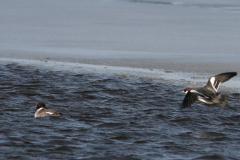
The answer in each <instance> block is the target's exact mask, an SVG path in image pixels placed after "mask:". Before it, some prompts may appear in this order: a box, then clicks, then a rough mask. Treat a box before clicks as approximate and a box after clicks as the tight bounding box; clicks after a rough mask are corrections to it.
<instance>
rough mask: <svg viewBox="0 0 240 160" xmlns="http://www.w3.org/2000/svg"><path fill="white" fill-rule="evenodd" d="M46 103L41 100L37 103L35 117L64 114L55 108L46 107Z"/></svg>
mask: <svg viewBox="0 0 240 160" xmlns="http://www.w3.org/2000/svg"><path fill="white" fill-rule="evenodd" d="M45 106H46V104H45V103H43V102H41V103H38V104H37V105H36V109H37V111H36V112H35V114H34V117H35V118H36V117H46V116H61V115H62V114H61V113H60V112H58V111H56V110H54V109H49V108H45Z"/></svg>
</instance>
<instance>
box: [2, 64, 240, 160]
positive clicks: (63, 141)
mask: <svg viewBox="0 0 240 160" xmlns="http://www.w3.org/2000/svg"><path fill="white" fill-rule="evenodd" d="M0 70H1V72H0V90H1V92H0V105H1V109H0V123H1V129H0V133H1V134H0V153H1V154H0V159H36V158H37V159H239V158H240V153H239V150H240V146H239V143H240V139H239V133H240V130H239V126H240V114H239V113H240V112H239V111H240V110H239V101H240V100H239V98H240V94H239V93H230V101H229V104H228V105H227V106H226V107H225V108H218V107H215V106H208V105H205V104H202V103H201V102H197V103H195V104H193V105H192V107H190V108H186V109H183V110H181V109H180V104H181V102H182V100H183V98H184V95H183V94H182V93H180V92H179V91H180V90H181V89H182V88H180V87H178V86H174V85H171V84H166V83H163V82H159V81H157V80H156V81H152V80H148V79H143V78H137V77H124V76H120V75H116V76H114V75H112V76H111V75H100V74H92V73H83V74H79V73H74V72H70V71H51V70H47V69H40V68H37V67H32V66H22V65H18V64H16V63H1V64H0ZM38 102H45V103H46V104H47V107H49V108H53V109H56V110H58V111H60V112H62V113H63V116H62V117H44V118H34V112H35V110H34V106H35V105H36V103H38Z"/></svg>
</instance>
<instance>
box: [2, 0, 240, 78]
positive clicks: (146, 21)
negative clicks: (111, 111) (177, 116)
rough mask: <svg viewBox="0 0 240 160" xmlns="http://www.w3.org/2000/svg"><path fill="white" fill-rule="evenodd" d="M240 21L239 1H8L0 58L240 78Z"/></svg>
mask: <svg viewBox="0 0 240 160" xmlns="http://www.w3.org/2000/svg"><path fill="white" fill-rule="evenodd" d="M239 19H240V2H239V1H236V0H230V1H224V0H219V1H215V0H209V1H205V0H204V1H196V0H195V1H189V0H182V1H180V0H176V1H172V0H169V1H159V0H91V1H90V0H81V1H77V0H69V1H66V0H48V1H46V0H44V1H31V0H22V1H17V0H12V1H8V0H3V1H1V5H0V21H1V25H0V32H1V36H0V57H1V58H20V59H42V58H51V60H57V61H63V62H74V63H86V64H95V65H101V64H102V63H104V64H108V65H111V66H123V67H133V68H147V69H152V68H153V69H163V70H173V71H174V72H189V73H197V74H200V75H203V76H207V77H208V76H209V74H210V75H215V74H218V73H221V72H225V71H237V72H239V73H240V63H239V60H240V56H239V51H240V45H239V42H240V21H239ZM236 78H239V77H236Z"/></svg>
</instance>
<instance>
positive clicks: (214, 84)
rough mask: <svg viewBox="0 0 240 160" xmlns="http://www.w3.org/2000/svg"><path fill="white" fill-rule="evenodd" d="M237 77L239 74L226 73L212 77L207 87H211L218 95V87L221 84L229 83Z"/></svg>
mask: <svg viewBox="0 0 240 160" xmlns="http://www.w3.org/2000/svg"><path fill="white" fill-rule="evenodd" d="M236 75H237V72H226V73H221V74H218V75H216V76H213V77H210V78H209V80H208V83H207V85H206V86H205V87H211V88H213V90H214V91H215V92H216V93H217V90H218V87H219V85H220V84H221V83H224V82H226V81H228V80H229V79H231V78H232V77H234V76H236Z"/></svg>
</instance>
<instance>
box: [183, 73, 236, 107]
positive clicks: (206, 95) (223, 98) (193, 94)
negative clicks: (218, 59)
mask: <svg viewBox="0 0 240 160" xmlns="http://www.w3.org/2000/svg"><path fill="white" fill-rule="evenodd" d="M236 75H237V72H226V73H221V74H218V75H216V76H213V77H210V78H209V80H208V82H207V84H206V85H205V86H204V87H201V88H199V89H196V90H194V89H193V88H185V89H184V90H183V92H184V93H186V96H185V98H184V100H183V103H182V105H181V108H185V107H190V106H191V104H193V103H194V102H195V101H197V100H199V101H202V102H204V103H207V104H215V105H217V106H220V107H224V106H225V105H226V104H227V101H228V94H227V93H221V94H218V93H217V90H218V88H219V85H220V84H221V83H224V82H226V81H228V80H229V79H231V78H232V77H234V76H236Z"/></svg>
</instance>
